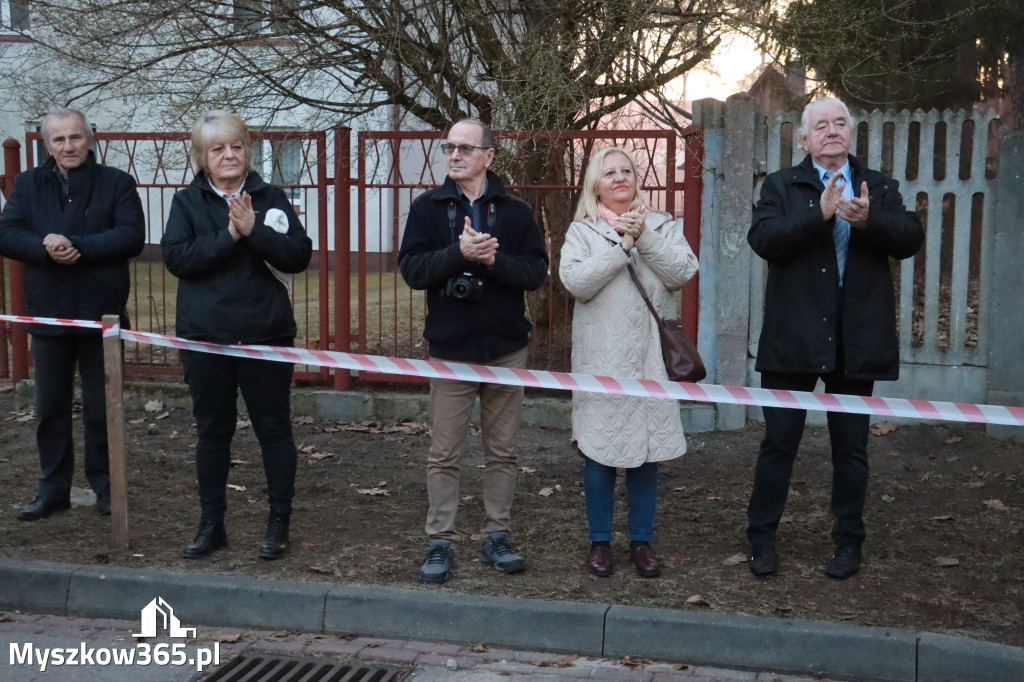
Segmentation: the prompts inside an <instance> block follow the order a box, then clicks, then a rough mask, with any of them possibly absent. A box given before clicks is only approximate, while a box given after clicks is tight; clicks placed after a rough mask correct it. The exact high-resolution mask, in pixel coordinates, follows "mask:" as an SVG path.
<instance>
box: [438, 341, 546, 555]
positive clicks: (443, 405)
mask: <svg viewBox="0 0 1024 682" xmlns="http://www.w3.org/2000/svg"><path fill="white" fill-rule="evenodd" d="M526 351H527V349H526V348H523V349H522V350H518V351H516V352H514V353H509V354H508V355H503V356H501V357H499V358H495V359H494V360H492V361H490V362H488V363H487V364H488V365H491V366H494V367H516V368H522V367H526ZM431 359H437V358H431ZM478 395H479V396H480V431H481V436H482V438H483V444H484V491H483V497H484V522H483V526H482V527H481V529H480V530H481V532H482V533H484V534H487V533H494V532H497V531H510V530H511V509H512V497H513V495H514V494H515V488H516V440H517V438H518V436H519V425H520V423H521V422H522V416H523V387H522V386H502V385H499V384H482V383H475V382H471V381H454V380H451V379H431V380H430V412H431V417H432V421H433V424H432V427H431V436H430V455H429V457H428V459H427V498H428V500H429V503H430V507H429V509H428V511H427V523H426V531H427V536H428V537H430V538H438V539H449V540H453V539H455V538H456V537H457V534H456V532H455V515H456V513H457V512H458V510H459V473H460V460H461V458H462V452H463V450H465V447H466V438H467V436H468V435H469V418H470V415H471V414H472V413H473V405H474V403H475V402H476V398H477V396H478Z"/></svg>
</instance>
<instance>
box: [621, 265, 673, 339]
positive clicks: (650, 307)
mask: <svg viewBox="0 0 1024 682" xmlns="http://www.w3.org/2000/svg"><path fill="white" fill-rule="evenodd" d="M626 267H627V268H628V269H629V276H630V277H632V278H633V284H635V285H636V289H637V291H639V292H640V296H642V297H643V299H644V303H646V304H647V309H648V310H650V311H651V315H654V320H655V321H656V322H657V323H658V326H659V327H661V326H663V325H664V323H663V322H662V321H661V317H660V316H659V315H658V311H656V310H655V309H654V304H652V303H651V299H649V298H647V292H646V291H644V287H643V285H642V284H640V278H639V277H637V276H636V270H634V269H633V265H632V264H630V263H627V264H626Z"/></svg>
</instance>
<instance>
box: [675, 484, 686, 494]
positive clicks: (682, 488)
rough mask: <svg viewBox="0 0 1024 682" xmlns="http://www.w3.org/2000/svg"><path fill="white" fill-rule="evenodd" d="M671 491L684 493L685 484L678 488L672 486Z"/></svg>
mask: <svg viewBox="0 0 1024 682" xmlns="http://www.w3.org/2000/svg"><path fill="white" fill-rule="evenodd" d="M672 492H674V493H685V492H686V486H685V485H681V486H679V487H678V488H672Z"/></svg>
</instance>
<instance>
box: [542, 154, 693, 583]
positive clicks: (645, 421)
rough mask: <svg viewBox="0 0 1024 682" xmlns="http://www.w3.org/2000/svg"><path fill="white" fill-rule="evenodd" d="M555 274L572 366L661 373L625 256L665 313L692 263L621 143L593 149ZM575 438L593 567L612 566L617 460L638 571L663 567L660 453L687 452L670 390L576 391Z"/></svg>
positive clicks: (596, 570) (599, 570) (654, 332)
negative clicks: (567, 317) (567, 312)
mask: <svg viewBox="0 0 1024 682" xmlns="http://www.w3.org/2000/svg"><path fill="white" fill-rule="evenodd" d="M561 258H562V260H561V267H560V268H559V275H560V276H561V278H562V283H563V284H564V285H565V287H566V289H568V290H569V292H570V293H571V294H572V295H573V297H574V298H575V299H576V303H575V308H574V312H573V325H572V370H573V371H574V372H582V373H586V374H604V375H610V376H616V377H632V378H646V379H662V380H667V378H668V376H667V374H666V372H665V365H664V363H663V362H662V358H661V342H660V340H659V337H658V329H657V324H656V323H655V321H654V317H653V316H652V315H651V313H650V311H649V310H648V309H647V306H646V305H645V304H644V301H643V299H642V298H641V296H640V293H639V292H638V291H637V289H636V286H635V284H634V283H633V280H632V279H631V277H630V275H629V270H628V269H627V265H629V264H632V266H633V269H634V270H635V271H636V273H637V276H638V277H639V278H640V281H641V283H642V284H643V286H644V289H645V290H646V292H647V295H648V297H649V298H650V299H651V302H652V303H653V304H654V306H655V308H656V309H657V310H658V314H659V315H662V316H663V317H668V318H675V317H677V316H678V315H677V305H676V303H675V300H674V297H673V295H672V292H674V291H677V290H679V289H680V288H681V287H682V286H683V285H684V284H685V283H686V282H687V281H688V280H689V279H690V278H691V277H693V276H694V275H695V274H696V273H697V258H696V256H694V255H693V251H692V250H691V249H690V247H689V245H688V244H687V243H686V239H685V238H684V237H683V224H682V221H681V220H673V219H672V217H671V216H670V215H668V214H666V213H660V212H657V211H654V210H652V209H649V205H648V204H647V202H646V200H645V199H644V197H643V196H642V195H641V193H640V189H639V182H638V179H637V172H636V166H635V164H634V163H633V159H632V157H631V156H630V154H629V152H627V151H626V150H624V149H620V148H618V147H609V148H606V149H602V150H601V151H599V152H597V153H596V154H594V156H593V158H592V160H591V162H590V166H589V167H588V168H587V172H586V176H585V178H584V181H583V192H582V194H581V196H580V201H579V205H578V206H577V209H576V215H575V219H574V222H573V223H572V224H571V225H570V226H569V231H568V233H567V234H566V237H565V245H564V246H563V247H562V254H561ZM572 427H573V444H574V445H575V446H576V447H577V448H578V449H579V451H580V454H582V455H583V456H584V462H585V463H584V470H583V484H584V492H585V496H586V510H587V524H588V526H589V529H588V530H589V532H588V535H589V537H590V541H591V549H590V554H589V556H588V559H587V563H588V566H589V568H590V572H591V573H592V574H593V575H596V576H601V577H603V576H608V575H611V573H612V553H611V547H610V542H611V539H612V510H613V508H614V496H613V495H614V491H615V478H616V473H617V470H618V469H625V470H626V474H625V476H626V492H627V495H628V506H629V540H630V543H629V545H630V550H629V556H630V559H631V561H632V562H633V565H634V567H635V568H636V570H637V573H639V574H640V575H641V576H644V577H656V576H658V575H660V574H661V568H660V566H659V565H658V561H657V558H656V557H655V555H654V550H653V549H652V548H651V541H652V540H653V539H654V517H655V510H656V504H657V502H656V500H657V488H658V462H660V461H662V460H667V459H673V458H675V457H679V456H680V455H682V454H683V453H684V452H686V439H685V437H684V435H683V426H682V422H681V420H680V418H679V405H678V403H676V401H674V400H656V399H650V398H638V397H631V396H618V395H606V394H599V393H583V392H576V393H574V394H573V411H572Z"/></svg>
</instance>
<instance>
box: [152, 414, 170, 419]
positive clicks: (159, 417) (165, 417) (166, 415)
mask: <svg viewBox="0 0 1024 682" xmlns="http://www.w3.org/2000/svg"><path fill="white" fill-rule="evenodd" d="M170 416H171V413H170V412H161V413H160V414H158V415H157V416H156V418H157V419H167V418H168V417H170Z"/></svg>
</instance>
